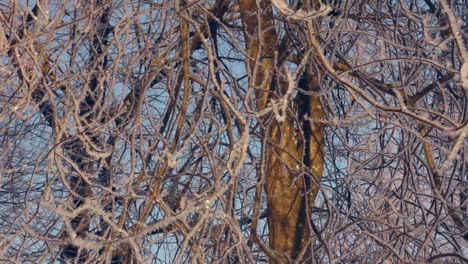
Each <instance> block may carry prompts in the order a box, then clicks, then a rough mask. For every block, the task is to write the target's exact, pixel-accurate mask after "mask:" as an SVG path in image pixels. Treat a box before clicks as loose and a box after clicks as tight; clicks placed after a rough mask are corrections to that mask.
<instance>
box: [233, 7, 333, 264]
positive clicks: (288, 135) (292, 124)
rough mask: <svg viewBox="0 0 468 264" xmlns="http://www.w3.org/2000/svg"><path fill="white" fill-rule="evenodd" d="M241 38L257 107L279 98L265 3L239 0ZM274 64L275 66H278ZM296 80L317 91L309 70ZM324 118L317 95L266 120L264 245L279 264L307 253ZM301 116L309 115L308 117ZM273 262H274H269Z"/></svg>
mask: <svg viewBox="0 0 468 264" xmlns="http://www.w3.org/2000/svg"><path fill="white" fill-rule="evenodd" d="M240 10H241V16H242V20H243V22H244V31H245V40H246V45H247V51H248V55H249V61H248V68H249V71H250V78H251V79H250V85H251V86H254V88H255V89H256V96H257V108H258V110H260V111H261V110H264V109H265V108H266V107H267V106H268V102H269V100H271V99H276V97H278V96H282V94H283V93H284V90H285V86H286V85H287V84H285V83H284V80H282V78H281V77H280V76H279V75H277V74H275V73H274V72H275V65H274V63H275V59H274V56H275V53H276V54H281V53H285V52H286V51H285V50H281V48H280V47H279V46H280V45H277V43H278V42H279V41H278V36H277V34H276V31H275V23H274V20H273V13H272V8H271V2H270V1H260V2H259V4H258V5H257V1H254V0H241V1H240ZM278 66H279V65H278ZM308 67H309V68H308V70H307V71H305V72H304V73H303V76H302V78H301V80H300V81H299V82H298V86H299V88H301V89H302V90H305V91H309V92H312V91H316V90H318V78H317V76H315V74H314V73H313V72H312V70H311V69H310V65H309V66H308ZM323 115H324V112H323V109H322V105H321V102H320V100H319V97H318V96H311V95H306V94H301V93H299V94H298V95H297V96H296V97H295V98H294V101H293V102H292V104H291V106H290V107H289V109H288V111H287V113H285V116H286V117H285V120H284V121H282V122H277V121H276V120H275V119H274V118H273V119H271V120H270V121H268V122H265V123H266V124H264V125H265V129H264V133H265V135H266V136H267V138H268V144H267V146H263V147H264V148H265V151H264V153H266V161H267V167H266V171H265V173H266V175H265V179H266V180H265V181H266V182H265V191H266V194H267V203H268V227H269V244H270V248H271V249H273V250H274V251H275V252H276V253H275V254H277V258H276V259H279V260H281V261H283V262H286V261H288V259H289V260H298V259H302V260H305V259H307V257H308V256H309V255H310V253H311V252H310V249H308V247H309V245H310V243H309V242H310V239H309V238H310V237H311V236H310V235H311V224H310V221H309V219H310V214H311V210H310V209H311V208H312V205H313V202H314V200H315V197H316V195H317V192H318V190H319V183H320V179H321V177H322V172H323V164H324V155H323V151H324V127H323V125H321V124H319V123H317V122H311V121H310V120H317V119H320V118H322V117H323ZM306 117H310V119H307V118H306ZM271 262H272V263H275V262H277V261H275V260H273V258H272V260H271Z"/></svg>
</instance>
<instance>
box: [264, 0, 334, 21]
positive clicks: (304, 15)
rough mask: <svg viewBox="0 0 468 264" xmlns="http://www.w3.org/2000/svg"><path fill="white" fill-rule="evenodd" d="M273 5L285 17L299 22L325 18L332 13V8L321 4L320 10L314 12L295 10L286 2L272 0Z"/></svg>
mask: <svg viewBox="0 0 468 264" xmlns="http://www.w3.org/2000/svg"><path fill="white" fill-rule="evenodd" d="M271 2H272V3H273V5H274V6H275V7H276V8H278V10H279V11H280V12H281V13H282V14H283V15H285V16H287V17H289V18H292V19H297V20H309V19H311V18H316V17H320V16H324V15H326V14H328V13H329V12H331V11H332V8H331V6H328V5H325V4H323V3H322V4H321V5H320V9H319V10H314V11H304V10H302V9H300V10H293V9H291V8H290V7H289V5H288V4H287V3H286V2H285V1H284V0H271Z"/></svg>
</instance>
